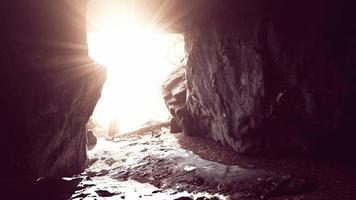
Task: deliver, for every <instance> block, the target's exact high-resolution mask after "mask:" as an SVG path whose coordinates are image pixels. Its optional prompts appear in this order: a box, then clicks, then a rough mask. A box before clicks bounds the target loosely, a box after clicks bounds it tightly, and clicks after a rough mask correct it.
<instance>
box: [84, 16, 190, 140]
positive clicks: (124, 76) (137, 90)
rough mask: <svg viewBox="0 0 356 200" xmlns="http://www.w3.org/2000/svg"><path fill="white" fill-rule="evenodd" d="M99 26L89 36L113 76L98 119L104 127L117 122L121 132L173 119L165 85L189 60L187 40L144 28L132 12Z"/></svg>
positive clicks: (91, 49)
mask: <svg viewBox="0 0 356 200" xmlns="http://www.w3.org/2000/svg"><path fill="white" fill-rule="evenodd" d="M105 19H106V20H105ZM96 23H97V24H99V25H101V26H102V27H101V28H98V30H97V31H96V32H89V33H88V34H87V41H88V47H89V56H90V57H91V58H93V59H94V60H96V61H97V62H98V63H100V64H102V65H103V66H105V67H106V68H107V72H108V73H107V80H106V82H105V85H104V88H103V91H102V96H101V98H100V100H99V102H98V104H97V106H96V108H95V111H94V114H93V120H94V121H96V122H98V123H99V124H101V125H103V126H104V127H105V126H106V127H107V126H108V124H109V122H110V121H112V120H117V122H118V124H119V129H120V132H121V133H122V132H128V131H131V130H134V129H136V128H137V127H138V126H140V125H141V124H143V123H145V122H147V121H149V120H155V121H164V120H167V119H168V117H169V113H168V111H167V109H166V107H165V104H164V101H163V98H162V94H161V84H162V82H163V81H164V80H165V79H166V78H167V76H168V74H169V73H170V72H171V71H172V70H173V69H174V68H175V67H176V66H177V65H178V63H179V61H180V60H181V59H182V57H183V56H184V55H183V52H184V51H183V48H184V47H183V43H182V42H179V41H181V36H179V35H176V34H167V33H161V32H159V31H157V30H154V29H153V28H152V27H149V26H148V25H142V24H139V23H137V22H136V21H135V20H134V17H133V16H132V15H131V14H130V13H129V12H127V13H125V12H120V14H117V16H116V15H115V17H112V16H111V17H109V18H105V17H104V18H102V21H101V23H98V21H97V22H96Z"/></svg>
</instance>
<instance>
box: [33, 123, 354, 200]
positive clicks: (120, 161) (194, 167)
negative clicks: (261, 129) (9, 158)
mask: <svg viewBox="0 0 356 200" xmlns="http://www.w3.org/2000/svg"><path fill="white" fill-rule="evenodd" d="M168 132H169V130H168V129H162V130H160V131H159V132H157V133H156V134H154V135H152V134H151V132H147V133H145V134H130V135H126V136H122V137H120V138H118V139H117V140H115V141H108V140H104V139H99V140H98V143H97V145H96V146H95V147H94V149H92V150H90V151H89V152H88V156H89V165H88V167H87V169H86V170H85V172H83V173H82V174H80V175H78V176H76V177H72V178H67V179H64V180H63V179H61V180H52V181H48V180H42V181H40V182H39V183H40V184H39V186H38V189H37V190H38V191H42V192H43V191H47V193H48V194H46V193H45V194H46V195H47V196H45V198H43V199H78V200H79V199H130V200H131V199H156V200H157V199H158V200H159V199H172V200H173V199H180V200H185V199H187V200H189V199H194V200H195V199H197V200H203V199H215V200H216V199H241V200H244V199H275V200H280V199H281V200H282V199H295V200H297V199H355V197H356V191H355V188H356V184H355V179H354V177H356V176H355V173H353V172H352V169H349V168H347V167H342V166H338V165H336V164H333V163H331V162H329V163H326V161H315V160H313V159H307V158H302V157H294V158H291V157H289V158H285V157H284V158H283V157H278V158H271V157H270V158H256V157H255V158H253V157H246V156H241V155H238V154H236V153H235V152H234V151H232V150H231V149H230V148H227V147H223V146H222V145H220V144H219V143H216V142H213V141H211V140H209V139H205V138H201V137H195V136H186V135H183V134H181V133H178V134H170V133H168ZM41 188H45V189H42V190H40V189H41ZM59 193H60V194H61V195H58V194H59ZM37 197H38V196H37Z"/></svg>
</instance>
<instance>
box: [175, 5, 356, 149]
mask: <svg viewBox="0 0 356 200" xmlns="http://www.w3.org/2000/svg"><path fill="white" fill-rule="evenodd" d="M351 8H352V3H350V2H348V1H340V2H334V1H313V2H309V1H288V2H285V1H279V0H270V1H258V0H254V1H241V0H239V1H226V2H225V4H221V6H219V7H216V9H215V10H214V12H212V13H210V16H207V17H206V20H205V22H204V23H202V24H197V25H196V26H195V27H194V28H192V29H189V30H186V31H185V40H186V51H187V53H188V54H189V57H188V62H187V66H186V81H187V98H186V102H185V103H186V104H185V107H184V109H180V110H181V113H184V114H182V115H176V114H175V112H172V113H173V115H174V116H175V118H176V120H177V121H178V122H179V123H180V126H181V128H182V129H183V132H185V133H187V134H200V135H203V136H207V137H211V138H213V139H214V140H216V141H220V142H221V143H223V144H226V145H229V146H231V147H232V148H233V149H234V150H236V151H237V152H241V153H251V154H253V153H267V152H291V151H297V152H300V151H302V152H305V151H313V152H314V151H325V150H326V151H328V152H330V153H336V152H339V151H347V152H349V151H352V150H353V148H352V147H353V146H354V145H353V144H352V141H354V140H355V139H356V136H355V135H354V133H355V127H354V126H353V123H354V122H355V119H356V116H355V115H356V106H355V103H354V102H355V100H356V93H355V92H356V90H355V87H356V84H355V80H356V79H355V78H356V71H355V67H356V65H355V64H356V57H355V56H353V55H355V53H356V37H355V35H356V25H355V23H353V22H352V19H355V17H356V16H355V14H354V11H353V10H352V9H351Z"/></svg>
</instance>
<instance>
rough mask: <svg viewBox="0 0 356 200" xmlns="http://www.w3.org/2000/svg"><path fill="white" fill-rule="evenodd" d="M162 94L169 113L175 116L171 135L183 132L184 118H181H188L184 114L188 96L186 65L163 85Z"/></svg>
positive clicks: (171, 125)
mask: <svg viewBox="0 0 356 200" xmlns="http://www.w3.org/2000/svg"><path fill="white" fill-rule="evenodd" d="M162 94H163V98H164V101H165V103H166V106H167V108H168V110H169V112H170V113H171V114H172V116H174V117H173V118H172V119H171V123H170V127H171V129H170V131H171V133H177V132H181V131H182V129H181V127H183V124H182V123H181V122H180V120H183V119H184V117H180V116H183V115H184V116H186V115H185V114H184V112H185V102H186V96H187V82H186V78H185V66H184V65H183V66H180V67H178V68H177V69H176V70H174V71H173V72H172V73H171V74H170V75H169V77H168V79H167V80H166V81H165V82H164V83H163V84H162Z"/></svg>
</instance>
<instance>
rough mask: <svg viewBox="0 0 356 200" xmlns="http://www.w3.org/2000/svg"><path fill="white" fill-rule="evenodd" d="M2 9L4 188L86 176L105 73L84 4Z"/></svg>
mask: <svg viewBox="0 0 356 200" xmlns="http://www.w3.org/2000/svg"><path fill="white" fill-rule="evenodd" d="M2 4H3V5H2V6H1V9H0V13H1V18H2V21H1V25H2V30H1V37H0V39H1V40H0V54H1V58H0V65H1V69H0V74H1V75H0V76H1V78H0V81H1V84H0V91H1V100H0V105H1V123H2V126H1V130H2V137H1V145H0V147H1V152H4V154H3V157H2V160H3V161H4V162H2V163H6V164H2V165H1V171H2V172H3V173H4V174H5V175H4V176H3V177H2V179H1V182H0V184H1V185H3V184H6V185H7V186H9V187H11V185H12V181H13V182H17V183H18V182H22V181H23V180H28V181H33V180H36V179H37V178H39V177H60V176H69V175H73V174H75V173H79V172H81V171H82V170H83V169H84V167H85V164H86V161H87V156H86V146H85V145H86V128H85V125H86V123H87V121H88V119H89V117H90V116H91V114H92V112H93V110H94V107H95V105H96V102H97V101H98V99H99V97H100V93H101V88H102V85H103V82H104V80H105V74H106V72H105V70H104V69H103V68H102V67H101V66H99V65H97V64H96V63H94V61H93V60H91V59H90V58H89V57H88V53H87V46H86V30H85V18H84V16H85V15H84V13H85V3H84V2H83V1H71V2H69V1H50V2H43V1H39V0H31V2H28V3H24V4H21V3H19V2H18V1H4V2H3V3H2ZM10 180H11V181H10ZM17 183H16V184H15V186H17V185H18V184H17Z"/></svg>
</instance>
